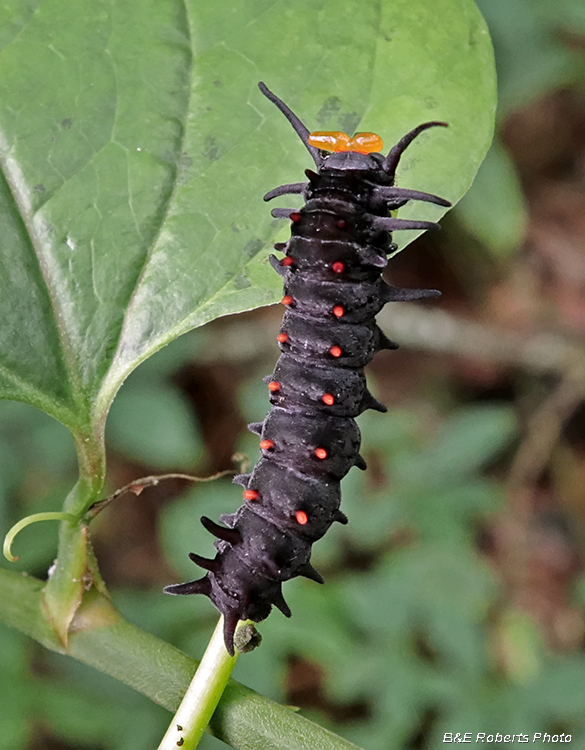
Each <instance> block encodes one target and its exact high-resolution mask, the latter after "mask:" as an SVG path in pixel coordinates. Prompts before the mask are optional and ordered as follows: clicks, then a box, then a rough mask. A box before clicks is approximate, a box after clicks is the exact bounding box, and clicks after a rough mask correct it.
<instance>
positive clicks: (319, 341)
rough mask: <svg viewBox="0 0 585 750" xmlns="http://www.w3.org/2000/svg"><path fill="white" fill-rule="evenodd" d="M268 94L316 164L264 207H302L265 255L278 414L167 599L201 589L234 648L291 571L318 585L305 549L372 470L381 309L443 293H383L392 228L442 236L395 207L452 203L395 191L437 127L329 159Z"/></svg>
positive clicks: (275, 601)
mask: <svg viewBox="0 0 585 750" xmlns="http://www.w3.org/2000/svg"><path fill="white" fill-rule="evenodd" d="M259 87H260V90H261V91H262V93H263V94H264V95H265V96H266V97H267V98H268V99H269V100H270V101H272V102H273V103H274V104H275V105H276V106H277V107H278V109H280V111H281V112H282V113H283V114H284V116H285V117H286V118H287V120H288V121H289V122H290V124H291V125H292V127H293V128H294V130H295V131H296V133H297V135H298V136H299V137H300V139H301V141H302V142H303V144H304V145H305V147H306V148H307V150H308V151H309V153H310V154H311V156H312V157H313V160H314V161H315V164H316V167H317V170H318V171H317V172H313V171H311V170H307V171H306V175H307V177H308V180H309V181H308V183H307V182H303V183H294V184H290V185H283V186H281V187H277V188H275V189H274V190H271V191H270V192H268V193H267V194H266V195H265V196H264V198H265V200H271V199H272V198H275V197H277V196H281V195H286V194H291V193H298V194H301V195H302V196H303V197H304V199H305V205H304V206H303V208H301V209H285V208H277V209H273V211H272V215H273V216H277V217H283V218H288V219H290V220H291V222H292V227H291V232H292V236H291V238H290V240H289V241H288V242H287V243H278V244H277V245H276V246H275V248H276V249H277V250H279V251H281V252H284V253H285V257H284V258H283V259H282V260H279V259H278V258H276V257H275V256H271V257H270V262H271V264H272V266H273V267H274V268H275V270H276V271H277V272H278V273H279V274H280V275H281V276H282V277H283V279H284V294H285V296H284V298H283V303H284V304H285V305H286V306H287V309H286V312H285V314H284V318H283V323H282V327H281V332H280V335H279V337H278V340H279V345H280V349H281V355H280V358H279V360H278V362H277V363H276V367H275V369H274V372H273V374H272V375H270V376H268V377H267V378H265V380H266V382H267V383H268V389H269V394H270V395H269V398H270V403H271V404H272V408H271V410H270V412H269V413H268V416H267V417H266V419H265V420H264V422H254V423H252V424H250V425H248V428H249V429H250V430H251V431H252V432H254V433H256V434H257V435H259V436H260V439H261V448H262V457H261V458H260V460H259V461H258V463H257V464H256V466H255V467H254V469H253V471H252V473H251V474H240V475H239V476H237V477H234V482H236V483H238V484H240V485H242V486H243V487H244V498H245V502H244V504H243V505H242V506H241V507H240V508H239V509H238V510H237V511H236V512H235V513H231V514H226V515H223V516H221V518H220V521H221V522H222V523H223V524H225V525H224V526H221V525H219V524H217V523H216V522H215V521H212V520H211V519H210V518H207V517H206V516H203V517H202V518H201V522H202V524H203V525H204V526H205V528H206V529H207V530H208V531H209V532H211V533H212V534H213V535H214V536H215V537H216V541H215V543H214V544H215V548H216V550H217V554H216V556H215V558H214V559H212V560H211V559H207V558H203V557H200V556H199V555H196V554H194V553H191V554H190V558H191V559H192V560H193V562H195V563H196V564H197V565H198V566H199V567H202V568H203V569H204V570H206V571H207V573H206V575H204V576H203V577H202V578H199V579H197V580H195V581H190V582H188V583H181V584H176V585H174V586H167V587H166V588H165V592H166V593H169V594H179V595H184V594H204V595H205V596H208V597H209V598H210V599H211V601H212V602H213V603H214V604H215V606H216V607H217V609H219V611H220V612H221V613H222V614H223V616H224V638H225V644H226V648H227V650H228V651H229V653H230V654H233V652H234V643H233V638H234V632H235V629H236V626H237V623H238V621H239V620H245V619H250V620H253V621H255V622H259V621H260V620H263V619H265V618H266V617H267V616H268V615H269V614H270V610H271V608H272V607H273V606H275V607H277V609H279V610H280V611H281V612H282V613H283V614H284V615H285V616H287V617H290V615H291V611H290V609H289V607H288V605H287V604H286V602H285V600H284V597H283V594H282V583H283V582H284V581H287V580H289V579H291V578H295V577H297V576H304V577H306V578H310V579H311V580H313V581H317V582H318V583H323V578H322V577H321V575H320V574H319V573H318V572H317V571H316V570H315V569H314V568H313V567H312V565H311V563H310V558H311V548H312V545H313V543H314V542H315V541H317V540H318V539H320V538H321V537H322V536H323V535H324V534H325V533H326V532H327V530H328V529H329V527H330V526H331V524H332V523H334V522H336V521H337V522H338V523H341V524H346V523H347V518H346V516H345V515H344V514H343V513H342V511H341V510H340V509H339V504H340V491H339V483H340V480H341V479H342V477H344V476H345V475H346V474H347V472H348V471H349V470H350V468H351V467H352V466H356V467H357V468H359V469H362V470H363V469H365V468H366V463H365V461H364V459H363V458H362V456H361V455H360V453H359V449H360V432H359V429H358V427H357V424H356V423H355V421H354V417H356V416H358V415H359V414H361V413H362V412H363V411H365V410H366V409H375V410H377V411H382V412H384V411H386V407H385V406H384V405H383V404H381V403H380V402H379V401H377V400H376V399H375V398H374V397H373V396H372V394H371V393H370V392H369V391H368V389H367V386H366V379H365V375H364V371H363V368H364V366H365V365H366V364H367V363H368V362H370V361H371V360H372V358H373V357H374V355H375V354H376V352H378V351H380V350H381V349H395V348H396V347H397V344H394V343H393V342H392V341H390V340H389V339H388V338H386V336H385V335H384V334H383V333H382V331H381V330H380V329H379V328H378V326H377V325H376V323H375V315H376V314H377V313H378V312H379V311H380V310H381V309H382V307H383V306H384V305H385V304H386V303H387V302H399V301H409V300H416V299H424V298H430V297H437V296H438V295H439V292H437V291H436V290H434V289H400V288H397V287H393V286H389V285H388V284H386V283H385V282H384V281H383V280H382V278H381V273H382V271H383V270H384V268H385V266H386V264H387V255H388V254H390V253H392V252H393V251H394V249H395V247H396V246H395V245H394V244H393V243H392V239H391V235H390V232H392V231H395V230H400V229H436V228H438V224H435V223H433V222H427V221H411V220H403V219H397V218H395V217H393V216H391V215H390V211H392V210H394V209H396V208H397V207H398V206H400V205H402V204H403V203H405V202H406V201H407V200H420V201H427V202H431V203H436V204H438V205H441V206H445V207H447V206H449V205H450V204H449V202H448V201H446V200H444V199H443V198H439V197H438V196H435V195H431V194H429V193H423V192H420V191H417V190H409V189H406V188H399V187H396V186H395V185H394V173H395V170H396V167H397V165H398V161H399V159H400V156H401V155H402V153H403V151H404V150H405V149H406V147H407V146H408V145H409V144H410V143H411V142H412V141H413V140H414V138H415V137H416V136H417V135H419V134H420V133H422V132H423V131H424V130H426V129H427V128H430V127H434V126H444V125H445V123H442V122H427V123H424V124H422V125H419V126H418V127H417V128H415V129H414V130H412V131H410V133H408V134H407V135H405V136H404V137H403V138H402V139H401V140H400V141H399V142H398V144H397V145H396V146H394V147H393V148H392V149H391V150H390V152H389V154H388V156H386V157H384V156H383V155H381V154H373V155H372V154H358V153H355V152H349V153H348V154H346V155H344V154H332V155H329V156H328V155H326V154H325V153H324V152H322V151H319V150H318V149H316V148H314V147H313V146H311V145H309V143H308V136H309V130H308V129H307V128H306V127H305V125H303V123H302V122H301V121H300V120H299V119H298V117H297V116H296V115H295V114H294V113H293V112H292V111H291V110H290V109H289V107H288V106H287V105H286V104H284V102H282V100H281V99H279V98H278V97H277V96H276V95H275V94H273V93H272V92H271V91H269V90H268V89H267V88H266V86H265V85H264V84H263V83H260V84H259Z"/></svg>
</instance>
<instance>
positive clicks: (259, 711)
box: [0, 568, 359, 750]
mask: <svg viewBox="0 0 585 750" xmlns="http://www.w3.org/2000/svg"><path fill="white" fill-rule="evenodd" d="M42 587H43V582H42V581H39V580H38V579H36V578H33V577H31V576H26V575H22V574H20V573H13V572H12V571H9V570H5V569H2V568H0V621H2V622H4V623H5V624H6V625H9V626H10V627H13V628H16V629H17V630H20V631H21V632H23V633H26V634H27V635H29V636H31V637H32V638H34V639H35V640H36V641H38V642H39V643H41V644H42V645H43V646H45V647H46V648H49V649H51V650H52V651H56V652H58V653H60V654H65V655H68V656H72V657H73V658H75V659H78V660H79V661H81V662H83V663H84V664H89V665H90V666H92V667H95V668H96V669H99V670H100V672H103V673H104V674H108V675H110V676H111V677H114V678H115V679H117V680H119V681H120V682H123V683H124V684H125V685H129V686H130V687H132V688H134V690H137V691H138V692H140V693H142V694H143V695H146V696H147V697H148V698H150V699H151V700H152V701H154V702H155V703H158V704H159V705H161V706H164V707H165V708H167V709H168V710H169V711H176V710H177V708H178V707H179V704H180V702H181V699H182V697H183V695H184V694H185V691H186V690H187V688H188V687H189V683H190V682H191V680H192V678H193V674H194V672H195V670H196V668H197V666H198V664H197V662H196V661H195V660H194V659H191V658H190V657H188V656H187V655H186V654H184V653H183V652H182V651H179V649H177V648H175V647H174V646H171V645H170V644H169V643H165V642H164V641H162V640H161V639H160V638H156V636H154V635H151V634H150V633H147V632H146V631H144V630H141V629H140V628H137V627H136V626H135V625H132V624H131V623H129V622H127V621H126V620H124V619H123V618H122V617H121V616H120V614H119V613H118V612H117V611H116V609H115V608H114V607H113V606H112V603H111V602H110V601H109V600H108V599H107V598H105V597H103V596H101V595H100V594H99V593H98V592H97V591H96V590H95V589H93V590H92V591H90V592H88V594H89V596H88V595H86V597H85V599H84V602H83V604H82V605H81V606H80V607H79V609H78V611H77V614H76V615H75V619H74V620H73V622H72V624H71V629H70V633H69V639H68V645H67V647H66V648H65V647H64V646H63V644H62V643H61V642H60V641H59V640H58V639H57V638H56V636H55V633H54V631H53V630H52V629H51V627H50V626H49V624H48V623H47V620H46V619H45V616H44V612H43V608H42V605H41V589H42ZM209 729H210V732H211V733H212V734H213V735H214V736H215V737H218V738H219V739H220V740H223V742H225V743H227V744H228V745H230V746H231V747H233V748H236V750H359V748H358V747H357V745H354V744H353V743H351V742H348V740H345V739H343V738H342V737H338V736H337V735H335V734H333V733H332V732H329V731H328V730H327V729H323V727H320V726H318V725H317V724H314V723H313V722H312V721H309V720H308V719H305V718H304V717H303V716H300V715H299V714H298V713H295V712H294V711H291V710H290V709H288V708H286V707H285V706H281V705H279V704H278V703H274V701H271V700H269V699H268V698H265V697H264V696H262V695H259V694H258V693H256V692H254V690H250V688H247V687H244V686H243V685H240V684H239V683H237V682H235V681H234V680H230V681H229V682H228V685H227V687H226V689H225V691H224V694H223V696H222V697H221V700H220V702H219V705H218V706H217V709H216V711H215V713H214V714H213V717H212V719H211V722H210V724H209Z"/></svg>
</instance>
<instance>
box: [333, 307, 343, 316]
mask: <svg viewBox="0 0 585 750" xmlns="http://www.w3.org/2000/svg"><path fill="white" fill-rule="evenodd" d="M333 315H335V317H336V318H343V316H344V315H345V310H344V309H343V307H342V306H341V305H335V307H334V308H333Z"/></svg>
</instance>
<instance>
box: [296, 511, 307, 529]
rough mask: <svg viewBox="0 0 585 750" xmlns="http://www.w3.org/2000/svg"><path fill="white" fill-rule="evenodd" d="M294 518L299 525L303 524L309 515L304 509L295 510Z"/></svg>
mask: <svg viewBox="0 0 585 750" xmlns="http://www.w3.org/2000/svg"><path fill="white" fill-rule="evenodd" d="M295 518H296V519H297V523H300V524H301V526H304V525H305V524H306V523H308V522H309V516H308V515H307V514H306V513H305V511H304V510H297V512H296V513H295Z"/></svg>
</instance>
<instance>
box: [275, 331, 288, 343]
mask: <svg viewBox="0 0 585 750" xmlns="http://www.w3.org/2000/svg"><path fill="white" fill-rule="evenodd" d="M276 340H277V341H280V343H281V344H284V343H286V342H287V341H288V333H279V334H278V336H277V337H276Z"/></svg>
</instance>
